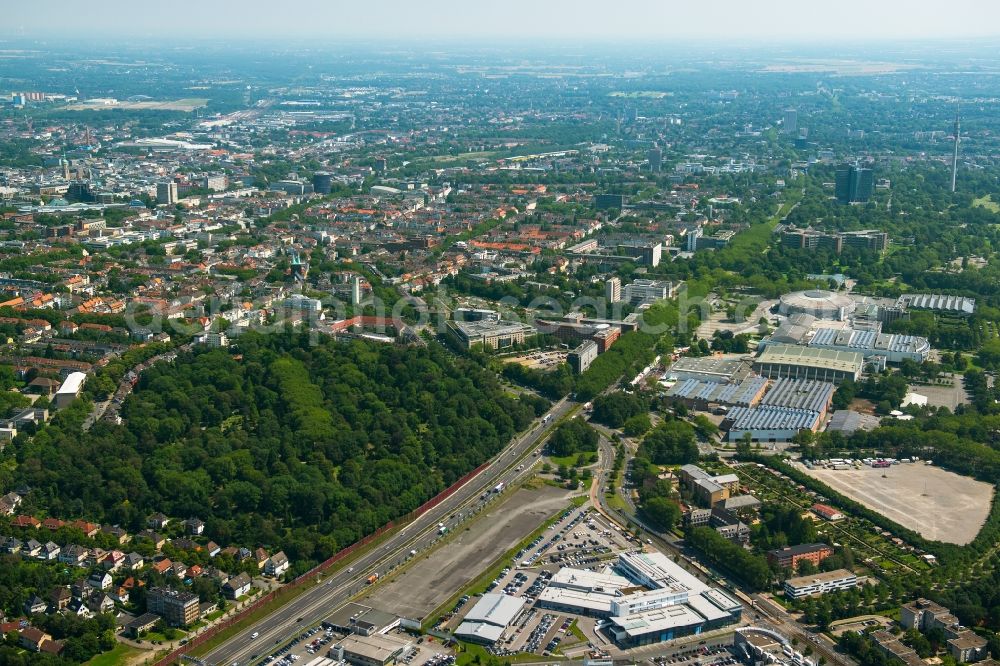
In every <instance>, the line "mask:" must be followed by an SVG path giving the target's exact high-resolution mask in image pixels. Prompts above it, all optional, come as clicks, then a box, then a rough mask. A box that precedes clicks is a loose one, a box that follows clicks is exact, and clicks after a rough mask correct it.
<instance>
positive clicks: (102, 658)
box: [84, 643, 142, 666]
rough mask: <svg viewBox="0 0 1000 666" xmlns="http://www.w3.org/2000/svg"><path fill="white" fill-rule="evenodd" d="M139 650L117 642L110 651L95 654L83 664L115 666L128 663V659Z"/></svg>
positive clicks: (88, 665) (86, 665)
mask: <svg viewBox="0 0 1000 666" xmlns="http://www.w3.org/2000/svg"><path fill="white" fill-rule="evenodd" d="M140 652H142V650H139V649H136V648H134V647H131V646H128V645H125V644H124V643H119V644H118V645H116V646H115V649H114V650H112V651H111V652H104V653H103V654H99V655H97V656H96V657H94V658H92V659H91V660H90V661H88V662H86V664H85V665H84V666H117V665H118V664H125V663H128V660H129V659H131V658H132V657H134V656H135V655H137V654H139V653H140Z"/></svg>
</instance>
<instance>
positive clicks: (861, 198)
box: [834, 164, 875, 204]
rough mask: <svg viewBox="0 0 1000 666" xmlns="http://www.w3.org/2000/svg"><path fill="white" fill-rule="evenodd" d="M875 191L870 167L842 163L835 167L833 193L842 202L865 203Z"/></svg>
mask: <svg viewBox="0 0 1000 666" xmlns="http://www.w3.org/2000/svg"><path fill="white" fill-rule="evenodd" d="M874 191H875V177H874V174H873V173H872V170H871V169H864V168H861V167H859V166H856V165H853V164H844V165H842V166H841V167H840V168H838V169H837V174H836V178H835V180H834V193H835V195H836V197H837V201H839V202H840V203H842V204H852V203H867V201H868V200H869V199H871V197H872V193H873V192H874Z"/></svg>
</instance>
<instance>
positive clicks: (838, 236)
mask: <svg viewBox="0 0 1000 666" xmlns="http://www.w3.org/2000/svg"><path fill="white" fill-rule="evenodd" d="M781 245H782V247H787V248H792V249H797V250H810V251H817V250H826V251H830V252H834V253H835V254H840V253H841V252H843V251H844V248H849V249H854V250H862V251H872V252H885V250H886V249H887V248H888V247H889V234H887V233H886V232H884V231H879V230H877V229H864V230H861V231H843V232H837V233H826V232H823V231H816V230H815V229H811V228H807V229H797V228H795V227H789V228H788V229H785V230H784V231H783V232H782V233H781Z"/></svg>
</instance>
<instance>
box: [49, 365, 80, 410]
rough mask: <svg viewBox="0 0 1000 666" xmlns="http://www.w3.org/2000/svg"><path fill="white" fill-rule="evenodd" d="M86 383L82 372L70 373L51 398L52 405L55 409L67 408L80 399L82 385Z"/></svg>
mask: <svg viewBox="0 0 1000 666" xmlns="http://www.w3.org/2000/svg"><path fill="white" fill-rule="evenodd" d="M86 381H87V375H86V373H83V372H71V373H69V375H68V376H67V377H66V380H65V381H64V382H63V383H62V385H61V386H60V387H59V390H57V391H56V395H55V397H54V398H53V401H52V402H53V405H54V406H55V408H56V409H62V408H63V407H66V406H68V405H69V404H70V403H71V402H73V401H74V400H76V399H77V398H79V397H80V391H82V390H83V384H84V382H86Z"/></svg>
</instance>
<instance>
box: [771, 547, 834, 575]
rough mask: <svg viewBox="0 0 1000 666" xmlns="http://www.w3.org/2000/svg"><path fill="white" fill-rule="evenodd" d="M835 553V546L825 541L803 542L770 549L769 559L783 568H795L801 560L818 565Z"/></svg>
mask: <svg viewBox="0 0 1000 666" xmlns="http://www.w3.org/2000/svg"><path fill="white" fill-rule="evenodd" d="M831 555H833V548H830V546H828V545H827V544H825V543H803V544H799V545H797V546H786V547H785V548H776V549H775V550H771V551H768V553H767V561H768V562H770V563H771V564H773V565H775V566H778V567H781V568H782V569H791V570H793V571H794V570H795V569H796V568H797V567H798V565H799V562H803V561H806V562H811V563H813V564H814V565H816V566H819V563H820V562H822V561H823V560H825V559H826V558H828V557H830V556H831Z"/></svg>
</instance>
